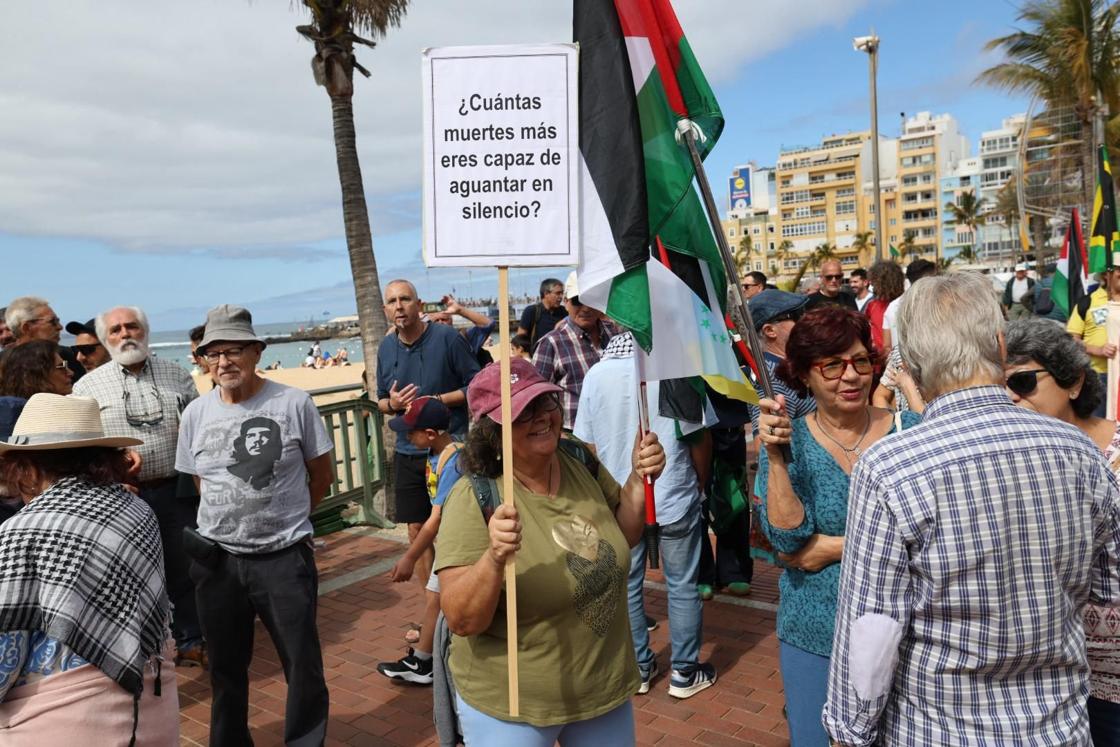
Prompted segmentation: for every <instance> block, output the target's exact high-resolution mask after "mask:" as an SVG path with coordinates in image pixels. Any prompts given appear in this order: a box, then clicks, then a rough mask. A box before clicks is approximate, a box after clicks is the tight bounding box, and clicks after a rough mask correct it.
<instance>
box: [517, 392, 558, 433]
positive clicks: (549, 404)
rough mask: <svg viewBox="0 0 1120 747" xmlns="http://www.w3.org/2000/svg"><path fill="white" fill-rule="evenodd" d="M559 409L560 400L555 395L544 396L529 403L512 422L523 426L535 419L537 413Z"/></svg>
mask: <svg viewBox="0 0 1120 747" xmlns="http://www.w3.org/2000/svg"><path fill="white" fill-rule="evenodd" d="M559 409H560V398H559V397H557V396H556V395H555V394H546V395H544V396H543V397H537V398H536V399H535V400H533V401H532V402H530V403H529V404H528V406H526V408H525V409H524V410H522V411H521V414H520V415H518V416H517V417H516V418H514V419H513V422H514V423H516V424H517V425H525V424H526V423H528V422H529V421H531V420H532V419H533V418H535V417H536V416H537V414H538V413H545V412H555V411H556V410H559Z"/></svg>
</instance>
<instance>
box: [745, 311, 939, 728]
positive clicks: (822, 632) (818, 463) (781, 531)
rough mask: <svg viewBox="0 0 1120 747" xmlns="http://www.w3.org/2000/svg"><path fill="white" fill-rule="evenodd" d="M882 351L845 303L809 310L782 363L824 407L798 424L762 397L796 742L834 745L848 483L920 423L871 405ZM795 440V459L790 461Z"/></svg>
mask: <svg viewBox="0 0 1120 747" xmlns="http://www.w3.org/2000/svg"><path fill="white" fill-rule="evenodd" d="M875 356H876V350H875V345H874V344H873V343H872V336H871V324H870V322H868V320H867V317H865V316H863V315H862V314H859V313H857V312H854V311H850V310H848V309H843V308H840V307H838V306H824V307H821V308H818V309H814V310H812V311H810V312H809V313H807V314H805V316H803V317H802V318H801V320H800V321H798V322H797V324H796V325H795V326H794V328H793V330H792V331H791V332H790V335H789V341H788V342H787V343H786V359H785V361H783V362H782V364H781V366H780V367H779V369H778V375H779V376H781V377H782V379H783V380H784V381H786V382H787V383H788V384H789V385H790V386H791V387H792V388H793V389H794V390H796V391H798V392H799V393H800V394H801V395H802V396H804V395H806V394H812V396H813V397H814V399H815V400H816V402H817V409H816V412H814V413H811V414H809V415H806V416H804V417H801V418H797V419H795V420H792V421H791V420H790V418H789V417H788V416H787V414H786V411H785V398H784V397H782V396H781V395H778V396H777V398H776V400H777V401H775V400H769V399H763V400H762V401H761V402H759V407H760V409H761V415H760V418H759V435H760V437H761V439H762V442H763V444H764V445H765V449H764V450H763V452H762V454H760V459H759V476H758V485H757V490H758V495H759V496H760V497H761V499H762V503H763V506H762V511H761V512H760V513H759V520H760V524H761V526H762V531H763V533H764V534H765V535H766V536H767V538H768V539H769V540H770V542H771V543H772V544H773V546H774V548H775V549H776V550H778V552H779V553H782V555H781V558H782V560H783V561H784V562H785V564H786V569H785V571H784V572H783V573H782V577H781V579H780V581H779V588H780V590H781V602H780V603H779V606H778V640H779V643H780V648H779V653H780V663H781V670H782V681H783V683H784V688H785V692H786V707H787V711H788V714H789V730H790V739H791V741H792V743H793V747H804V746H805V745H809V746H810V747H816V746H817V745H822V746H827V745H828V743H829V741H828V736H827V735H826V734H825V731H824V727H823V726H822V725H821V711H822V709H823V708H824V702H825V694H826V690H827V684H828V664H829V656H830V655H831V653H832V634H833V629H834V620H835V617H836V595H837V590H838V586H839V582H840V559H841V555H842V554H843V550H844V529H845V520H846V516H847V512H848V479H849V475H850V474H851V471H852V468H853V467H854V466H855V463H856V461H857V460H858V459H859V457H860V455H861V454H862V453H863V452H864V451H865V450H866V449H867V447H869V446H870V445H871V444H873V443H875V442H876V441H877V440H879V439H880V438H883V437H884V436H886V435H888V434H889V433H892V432H894V431H895V430H896V429H899V428H906V427H909V426H911V425H913V424H915V423H917V422H918V420H919V417H918V416H917V415H915V414H913V413H903V414H902V415H901V416H899V418H897V419H896V417H895V416H894V415H893V414H892V413H891V412H890V411H888V410H883V409H879V408H876V407H871V406H870V405H869V404H868V395H869V394H870V391H871V379H872V372H873V370H874V367H875ZM784 445H789V447H790V452H791V455H792V460H791V461H790V462H789V463H787V462H786V461H785V459H783V458H782V454H781V448H782V447H783V446H784Z"/></svg>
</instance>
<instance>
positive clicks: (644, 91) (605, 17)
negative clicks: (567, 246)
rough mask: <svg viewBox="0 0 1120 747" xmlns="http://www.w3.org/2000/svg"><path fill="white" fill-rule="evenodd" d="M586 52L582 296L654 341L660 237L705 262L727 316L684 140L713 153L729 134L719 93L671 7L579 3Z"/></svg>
mask: <svg viewBox="0 0 1120 747" xmlns="http://www.w3.org/2000/svg"><path fill="white" fill-rule="evenodd" d="M573 27H574V37H575V41H576V42H578V43H579V45H580V151H581V154H582V157H583V165H584V168H583V170H582V172H583V180H582V182H581V188H582V194H581V208H582V220H581V233H582V236H581V238H582V250H583V252H582V257H581V260H580V267H579V283H580V298H581V300H583V301H585V302H588V303H590V304H591V305H593V306H596V307H597V308H601V309H603V310H604V311H605V312H606V313H607V315H608V316H609V317H611V318H612V319H614V320H615V321H617V322H618V323H619V324H621V325H623V326H624V327H626V328H628V329H630V330H631V331H632V332H633V333H634V337H635V339H636V340H637V341H638V343H639V344H640V345H641V346H642V348H643V349H645V350H647V351H648V350H650V349H651V346H652V345H653V329H652V324H653V322H652V319H651V316H650V287H649V277H648V274H647V271H646V269H647V268H646V262H647V261H648V260H649V258H650V247H651V243H652V241H653V238H654V237H655V236H656V237H658V238H660V240H661V241H662V242H663V244H664V245H665V247H667V249H668V250H669V251H670V252H672V253H674V254H682V255H687V256H691V257H695V258H698V259H700V260H702V261H704V262H705V263H706V264H707V272H708V275H709V276H710V277H711V281H712V285H713V288H714V290H715V295H716V297H717V299H718V303H719V305H720V309H721V310H722V308H723V305H724V303H725V298H724V295H725V289H726V286H727V280H726V275H725V273H724V270H723V265H722V262H721V261H720V258H719V252H718V250H717V248H716V244H715V238H714V237H713V235H712V233H711V230H710V229H709V227H708V222H707V217H706V214H705V212H704V209H703V206H702V205H701V203H700V200H699V198H698V196H697V195H696V192H695V191H694V189H693V186H692V179H693V176H694V174H693V169H692V161H691V159H690V158H689V155H688V151H687V149H686V148H684V147H683V146H682V145H680V144H679V143H678V142H677V140H676V129H677V122H678V121H680V120H681V119H684V118H688V119H690V120H691V121H692V122H694V123H695V124H696V125H697V126H698V127H699V128H700V132H701V133H702V137H701V138H698V141H699V142H698V143H697V145H698V147H699V148H700V152H701V154H702V155H706V154H707V152H708V151H709V150H711V148H712V147H713V146H714V145H715V141H716V138H717V137H718V136H719V133H720V132H721V131H722V129H723V116H722V114H721V113H720V111H719V106H718V105H717V104H716V101H715V97H714V95H713V94H712V91H711V88H710V87H709V86H708V84H707V82H706V81H705V79H704V76H703V73H702V72H701V71H700V68H699V65H697V63H696V59H695V57H694V56H693V54H692V50H691V48H690V47H689V46H688V42H687V41H686V40H685V38H684V35H683V32H682V31H681V28H680V25H679V24H678V23H677V20H676V16H675V14H674V13H673V9H672V6H671V5H670V4H669V2H668V1H667V0H575V2H574V23H573Z"/></svg>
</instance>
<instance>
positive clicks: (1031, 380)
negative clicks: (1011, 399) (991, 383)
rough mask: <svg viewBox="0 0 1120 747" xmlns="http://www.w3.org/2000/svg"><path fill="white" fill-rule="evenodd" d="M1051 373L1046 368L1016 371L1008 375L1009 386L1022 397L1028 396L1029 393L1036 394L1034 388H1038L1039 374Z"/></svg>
mask: <svg viewBox="0 0 1120 747" xmlns="http://www.w3.org/2000/svg"><path fill="white" fill-rule="evenodd" d="M1049 373H1050V372H1049V371H1047V370H1046V369H1045V368H1035V369H1032V370H1030V371H1016V372H1015V373H1013V374H1011V375H1010V376H1008V377H1007V379H1006V382H1007V388H1008V389H1010V390H1011V391H1013V392H1015V394H1017V395H1018V396H1020V397H1026V396H1027V395H1029V394H1034V390H1035V389H1038V375H1039V374H1049Z"/></svg>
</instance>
